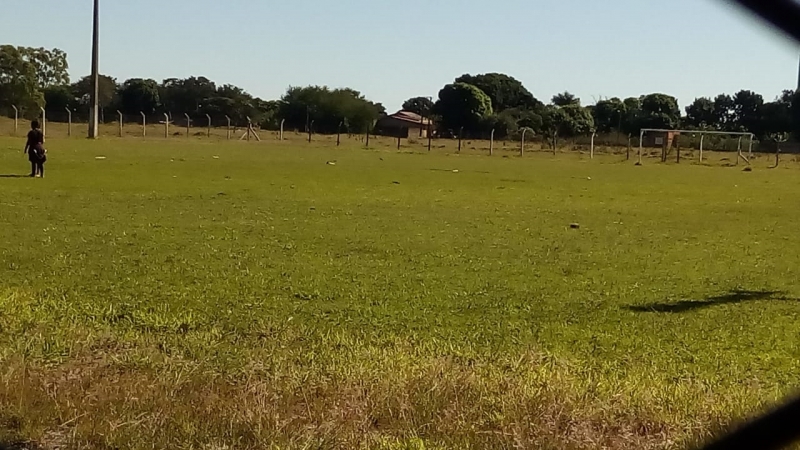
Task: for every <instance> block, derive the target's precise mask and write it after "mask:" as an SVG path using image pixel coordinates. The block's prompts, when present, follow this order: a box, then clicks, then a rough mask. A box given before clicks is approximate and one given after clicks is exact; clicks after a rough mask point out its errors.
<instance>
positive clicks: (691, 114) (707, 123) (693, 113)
mask: <svg viewBox="0 0 800 450" xmlns="http://www.w3.org/2000/svg"><path fill="white" fill-rule="evenodd" d="M686 122H687V123H688V124H689V125H690V126H693V127H697V128H700V129H719V126H720V124H719V123H718V122H717V115H716V113H715V111H714V101H713V100H711V99H710V98H706V97H700V98H697V99H695V100H694V102H692V104H691V105H689V106H687V107H686Z"/></svg>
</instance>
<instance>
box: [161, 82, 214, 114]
mask: <svg viewBox="0 0 800 450" xmlns="http://www.w3.org/2000/svg"><path fill="white" fill-rule="evenodd" d="M158 94H159V98H160V99H161V103H162V105H163V107H164V109H166V110H167V111H171V112H173V113H175V114H189V115H190V116H192V117H194V118H196V117H197V116H201V115H202V116H204V115H205V113H201V111H200V109H201V107H202V106H203V103H205V102H206V101H207V100H208V99H210V98H213V97H216V96H217V85H216V84H215V83H214V82H213V81H211V80H209V79H208V78H206V77H189V78H186V79H178V78H169V79H166V80H164V82H163V83H161V86H160V88H159V92H158Z"/></svg>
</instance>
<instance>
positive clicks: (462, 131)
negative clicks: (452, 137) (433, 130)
mask: <svg viewBox="0 0 800 450" xmlns="http://www.w3.org/2000/svg"><path fill="white" fill-rule="evenodd" d="M463 138H464V127H461V128H460V129H459V130H458V153H461V141H462V139H463Z"/></svg>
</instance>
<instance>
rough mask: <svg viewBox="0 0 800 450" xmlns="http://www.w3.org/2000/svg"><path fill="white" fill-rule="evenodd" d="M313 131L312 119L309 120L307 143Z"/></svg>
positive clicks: (309, 141)
mask: <svg viewBox="0 0 800 450" xmlns="http://www.w3.org/2000/svg"><path fill="white" fill-rule="evenodd" d="M313 133H314V121H313V120H312V121H311V124H310V125H309V126H308V143H309V144H310V143H311V135H312V134H313Z"/></svg>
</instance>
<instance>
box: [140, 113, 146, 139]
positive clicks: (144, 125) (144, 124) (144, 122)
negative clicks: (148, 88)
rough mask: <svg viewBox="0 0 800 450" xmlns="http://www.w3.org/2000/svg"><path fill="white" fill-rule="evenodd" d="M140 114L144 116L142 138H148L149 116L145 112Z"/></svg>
mask: <svg viewBox="0 0 800 450" xmlns="http://www.w3.org/2000/svg"><path fill="white" fill-rule="evenodd" d="M139 114H141V115H142V137H147V116H145V115H144V112H143V111H139Z"/></svg>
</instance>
